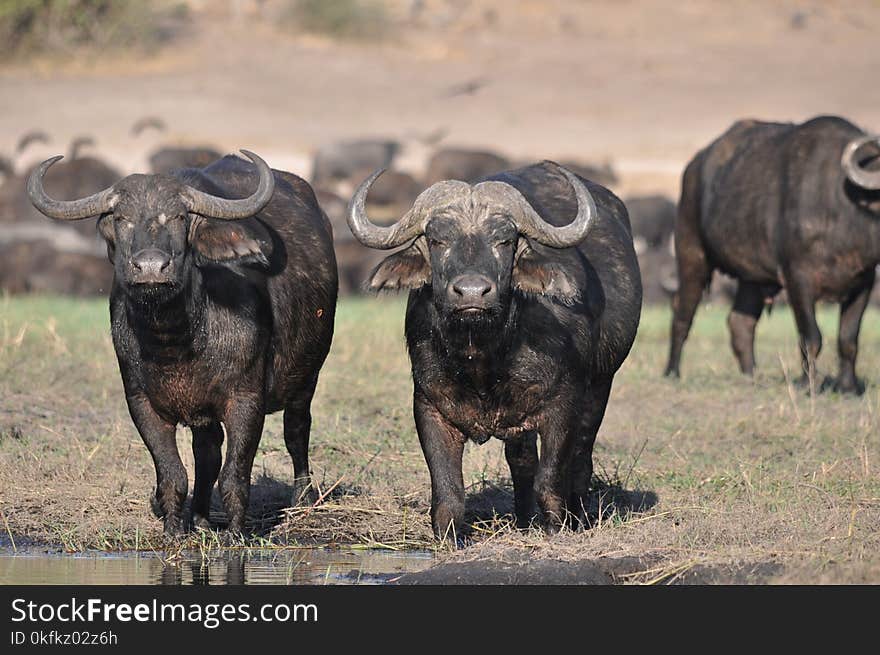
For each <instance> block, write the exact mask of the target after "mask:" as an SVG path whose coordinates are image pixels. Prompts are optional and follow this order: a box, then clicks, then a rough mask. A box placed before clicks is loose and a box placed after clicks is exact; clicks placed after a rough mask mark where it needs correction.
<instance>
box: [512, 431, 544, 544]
mask: <svg viewBox="0 0 880 655" xmlns="http://www.w3.org/2000/svg"><path fill="white" fill-rule="evenodd" d="M504 456H505V458H506V459H507V465H508V466H509V467H510V477H511V478H512V479H513V505H514V512H515V514H516V527H518V528H527V527H529V525H531V523H532V519H533V518H535V470H536V469H537V467H538V435H537V434H536V433H535V432H532V431H530V432H525V433H523V434H522V435H520V436H519V437H517V438H514V439H509V440H508V441H505V442H504Z"/></svg>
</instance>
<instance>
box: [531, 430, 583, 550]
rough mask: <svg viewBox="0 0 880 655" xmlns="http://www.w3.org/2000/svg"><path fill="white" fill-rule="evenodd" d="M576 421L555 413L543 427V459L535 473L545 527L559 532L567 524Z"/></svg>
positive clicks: (536, 490) (538, 498) (538, 499)
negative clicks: (567, 505) (566, 503)
mask: <svg viewBox="0 0 880 655" xmlns="http://www.w3.org/2000/svg"><path fill="white" fill-rule="evenodd" d="M573 424H574V421H573V420H571V419H570V418H568V417H565V418H563V417H560V416H551V417H550V418H549V419H548V420H547V421H546V422H545V423H544V425H543V426H541V429H540V430H539V433H540V435H541V458H540V460H539V461H538V472H537V474H536V475H535V496H536V497H537V501H538V509H540V510H541V520H542V523H543V525H544V529H545V530H546V531H547V532H549V533H554V532H558V531H559V529H560V528H561V527H562V526H563V525H564V524H565V519H566V512H565V492H566V487H567V484H566V482H567V478H568V475H569V471H568V468H569V463H570V461H571V453H572V450H573V446H574V441H575V434H574V432H575V431H574V430H573V429H572V428H573Z"/></svg>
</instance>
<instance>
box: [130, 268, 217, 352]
mask: <svg viewBox="0 0 880 655" xmlns="http://www.w3.org/2000/svg"><path fill="white" fill-rule="evenodd" d="M206 302H207V298H206V293H205V290H204V285H203V283H202V280H201V275H200V273H199V272H198V270H197V269H196V270H195V271H193V275H191V276H190V278H189V280H188V281H187V283H186V285H185V286H184V288H183V289H182V290H181V291H180V292H179V293H177V294H175V295H174V296H172V297H171V298H169V299H165V300H161V301H160V300H151V301H149V302H142V301H137V300H133V299H132V298H130V297H126V306H125V310H126V316H127V318H128V323H129V325H130V326H131V328H132V330H133V332H134V335H135V337H136V338H137V341H138V343H139V345H140V350H141V355H142V357H143V358H144V359H145V360H156V361H165V360H181V359H187V358H188V357H189V356H191V355H195V354H197V353H198V352H199V351H200V350H201V349H202V348H203V346H204V335H205V320H204V314H205V306H206Z"/></svg>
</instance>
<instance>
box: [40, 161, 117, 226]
mask: <svg viewBox="0 0 880 655" xmlns="http://www.w3.org/2000/svg"><path fill="white" fill-rule="evenodd" d="M59 159H64V157H63V156H61V155H58V156H57V157H52V159H47V160H46V161H44V162H43V163H42V164H40V165H39V166H37V167H36V168H35V169H34V170H33V171H31V174H30V175H29V176H28V182H27V192H28V198H30V201H31V203H33V205H34V207H36V208H37V209H39V210H40V211H41V212H43V213H44V214H45V215H46V216H48V217H49V218H55V219H58V220H60V221H77V220H79V219H81V218H89V217H90V216H98V215H100V214H105V213H107V212H108V211H110V210H111V209H113V205H114V204H115V202H116V198H117V195H116V192H115V191H114V189H113V187H112V186H111V187H110V188H108V189H104V190H103V191H99V192H98V193H96V194H94V195H91V196H88V197H87V198H81V199H80V200H53V199H52V198H50V197H49V196H48V195H46V191H45V190H44V189H43V176H44V175H45V174H46V171H47V170H49V167H50V166H51V165H52V164H54V163H55V162H56V161H58V160H59Z"/></svg>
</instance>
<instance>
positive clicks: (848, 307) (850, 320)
mask: <svg viewBox="0 0 880 655" xmlns="http://www.w3.org/2000/svg"><path fill="white" fill-rule="evenodd" d="M874 276H875V272H874V269H871V270H870V272H869V273H868V274H867V275H866V276H865V279H864V282H863V285H862V286H861V287H859V288H858V289H856V290H855V291H853V293H851V294H850V296H849V297H848V298H847V299H846V300H845V301H843V303H841V305H840V329H839V331H838V335H837V353H838V355H839V357H840V372H839V373H838V376H837V379H836V380H835V381H834V382H833V384H832V388H833V389H834V390H835V391H838V392H840V393H855V394H858V395H861V394H863V393H864V392H865V385H864V384H863V383H862V381H861V380H859V378H858V377H856V355H858V352H859V330H860V329H861V326H862V316H863V315H864V313H865V309H866V308H867V307H868V301H869V300H870V298H871V290H872V289H873V288H874Z"/></svg>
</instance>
